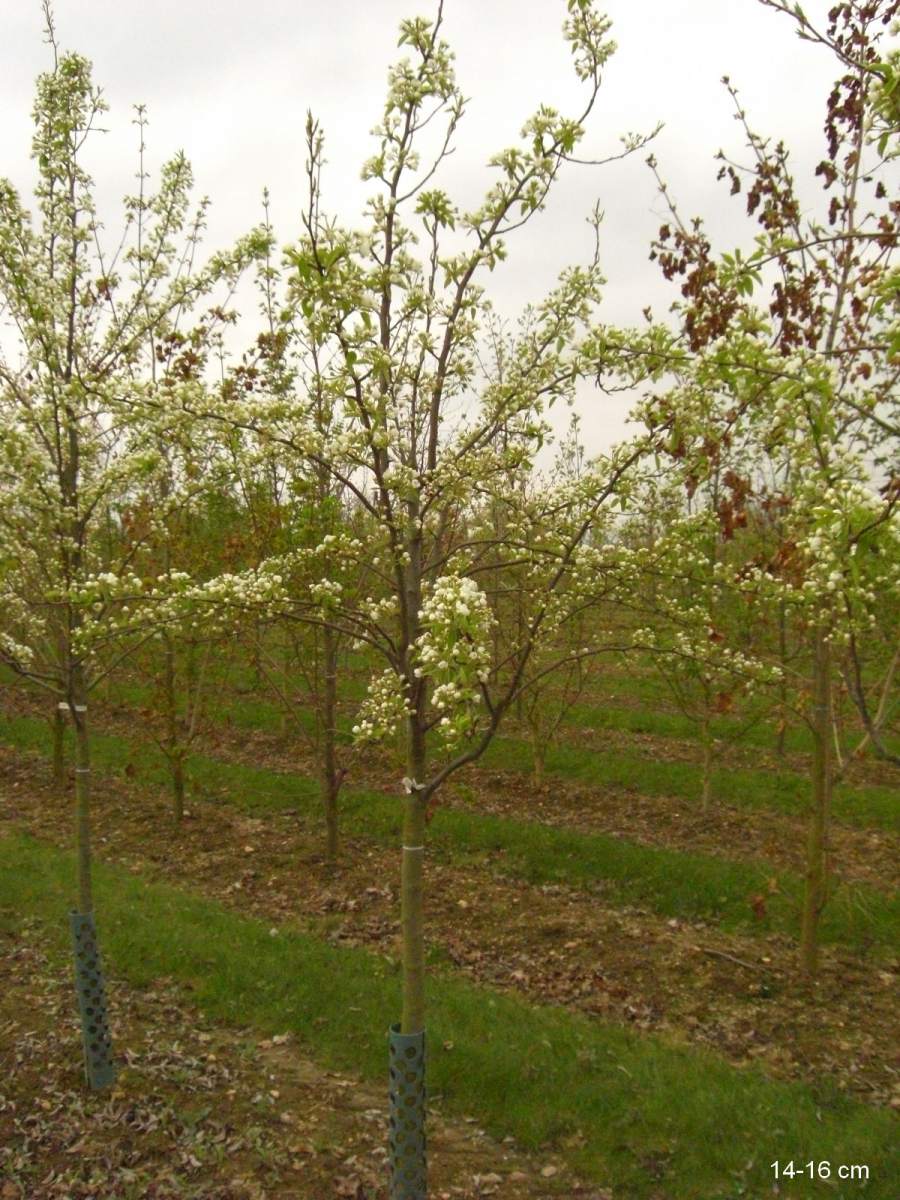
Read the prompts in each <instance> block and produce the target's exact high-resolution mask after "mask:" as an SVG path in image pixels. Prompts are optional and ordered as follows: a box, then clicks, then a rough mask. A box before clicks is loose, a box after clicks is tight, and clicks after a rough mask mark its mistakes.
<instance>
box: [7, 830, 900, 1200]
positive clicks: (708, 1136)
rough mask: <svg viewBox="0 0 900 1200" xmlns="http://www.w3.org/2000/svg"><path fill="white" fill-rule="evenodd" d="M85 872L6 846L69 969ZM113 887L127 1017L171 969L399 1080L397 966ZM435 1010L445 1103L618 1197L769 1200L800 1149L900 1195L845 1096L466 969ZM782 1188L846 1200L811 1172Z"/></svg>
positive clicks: (227, 1004) (438, 996) (437, 1067)
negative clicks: (128, 986) (77, 895)
mask: <svg viewBox="0 0 900 1200" xmlns="http://www.w3.org/2000/svg"><path fill="white" fill-rule="evenodd" d="M73 877H74V862H73V860H72V859H71V857H70V856H67V855H63V854H62V853H60V852H59V851H57V850H54V849H52V848H50V847H48V846H46V845H44V844H42V843H39V842H37V841H35V840H33V839H29V838H25V837H14V838H13V837H8V838H4V839H0V908H2V909H5V910H6V912H5V913H4V922H5V923H6V924H7V925H9V924H15V922H16V920H17V916H16V914H22V913H28V914H29V915H34V916H38V917H39V918H40V919H41V920H43V921H44V922H46V923H47V924H48V926H49V927H50V928H51V930H52V931H53V936H54V939H55V945H56V947H57V949H58V951H59V953H60V959H59V962H60V969H61V970H65V969H67V966H63V960H62V953H63V950H64V946H65V941H66V932H65V930H66V927H65V920H64V913H65V910H66V908H67V901H68V899H69V897H70V896H71V894H72V891H73ZM96 895H97V908H98V925H99V930H100V938H101V943H102V947H103V952H104V955H105V958H106V963H107V970H108V972H109V974H110V975H111V977H112V994H113V1015H114V1013H115V1004H114V996H115V982H114V981H115V977H116V976H119V977H122V978H124V979H127V980H128V981H130V982H131V983H133V984H136V985H138V986H141V985H147V984H150V983H151V982H152V981H153V979H154V978H156V977H158V976H167V977H170V978H173V979H175V980H176V981H178V982H179V983H181V984H184V985H187V986H189V987H190V1001H189V1002H190V1004H191V1005H194V1006H197V1007H199V1008H200V1009H201V1010H203V1011H204V1012H205V1013H206V1014H207V1015H209V1016H211V1017H214V1018H217V1019H220V1020H222V1021H225V1022H227V1023H230V1024H235V1025H241V1026H247V1025H250V1026H252V1027H253V1028H254V1029H255V1030H258V1031H259V1032H260V1033H264V1034H273V1033H276V1032H277V1033H282V1032H287V1031H292V1032H293V1033H295V1034H296V1035H297V1037H298V1038H299V1040H300V1041H301V1043H302V1044H303V1046H304V1049H305V1051H306V1052H307V1053H308V1054H309V1055H310V1056H311V1057H313V1058H315V1059H316V1060H318V1061H319V1062H320V1063H321V1064H322V1065H323V1066H324V1067H330V1068H332V1069H338V1070H342V1071H349V1072H353V1073H356V1074H357V1075H359V1076H361V1077H363V1078H366V1079H371V1080H381V1079H384V1078H385V1075H386V1069H387V1063H386V1057H387V1056H386V1037H385V1035H386V1030H387V1026H388V1025H389V1023H390V1022H391V1021H392V1020H394V1019H395V1018H396V1014H397V1011H398V1006H399V980H398V978H397V977H396V975H394V974H393V973H392V971H391V969H390V968H389V967H388V965H387V964H386V963H385V962H384V960H383V959H381V958H379V957H378V956H376V955H372V954H369V953H367V952H365V951H362V950H357V949H352V948H338V947H334V946H332V945H329V944H325V943H323V942H321V941H319V940H317V939H316V938H313V937H311V936H306V935H301V934H299V933H294V932H288V931H281V932H279V933H278V934H277V935H276V936H272V935H271V933H270V931H269V929H268V927H267V925H266V924H265V923H263V922H260V921H256V920H251V919H247V918H242V917H241V916H239V915H237V914H235V913H233V912H229V911H226V910H225V909H223V908H221V907H220V906H218V905H216V904H214V903H212V902H209V901H206V900H202V899H200V898H198V897H196V896H193V895H190V894H188V893H185V892H181V891H178V890H176V889H174V888H171V887H164V886H160V885H155V884H150V883H148V882H146V881H145V880H142V879H141V878H135V877H134V876H132V875H129V874H126V873H124V872H121V871H116V870H111V869H108V868H99V869H98V870H97V881H96ZM429 1005H430V1018H429V1033H430V1038H429V1047H430V1050H429V1058H430V1063H429V1082H430V1090H431V1094H432V1096H433V1097H435V1098H438V1097H439V1103H440V1106H441V1108H442V1109H444V1110H446V1111H448V1112H452V1113H459V1114H470V1115H472V1116H474V1117H475V1118H476V1119H477V1120H478V1121H479V1122H480V1123H482V1124H483V1125H484V1126H485V1127H486V1128H487V1129H488V1130H489V1131H490V1132H491V1133H493V1134H494V1135H495V1136H497V1137H502V1136H504V1135H507V1134H512V1135H513V1136H514V1137H516V1138H517V1139H518V1140H519V1141H520V1142H521V1144H522V1145H523V1146H524V1147H525V1148H526V1149H529V1150H532V1151H535V1152H539V1153H540V1155H541V1156H543V1155H550V1154H553V1155H554V1156H556V1155H560V1156H563V1157H564V1158H565V1159H567V1160H568V1162H569V1163H570V1164H571V1165H572V1166H573V1167H575V1168H576V1169H578V1170H581V1171H584V1172H586V1173H589V1174H590V1175H591V1176H592V1177H594V1178H595V1179H597V1180H598V1181H599V1182H601V1183H603V1184H606V1185H608V1186H610V1187H612V1188H613V1190H614V1192H615V1194H616V1196H622V1197H623V1198H624V1197H629V1198H630V1200H651V1198H653V1197H659V1196H662V1195H665V1196H666V1197H667V1198H669V1200H737V1198H738V1197H754V1198H756V1197H762V1196H763V1195H769V1194H771V1186H772V1173H771V1169H770V1166H769V1164H770V1163H771V1162H773V1161H774V1160H776V1159H780V1160H782V1161H783V1160H785V1159H788V1158H793V1159H794V1160H795V1161H802V1162H806V1161H809V1160H815V1161H819V1160H826V1159H827V1160H828V1161H830V1162H832V1163H841V1162H845V1163H865V1164H866V1165H867V1166H868V1167H869V1171H870V1180H869V1182H868V1183H867V1184H865V1185H854V1188H853V1193H852V1194H853V1195H857V1194H859V1195H864V1196H866V1197H868V1198H870V1200H890V1198H891V1197H893V1196H895V1195H896V1190H895V1184H896V1180H897V1178H898V1175H900V1162H898V1161H897V1146H898V1139H897V1123H896V1121H895V1119H894V1118H892V1117H891V1115H890V1114H888V1113H887V1112H884V1111H878V1110H874V1109H871V1108H867V1107H865V1106H863V1105H861V1104H859V1103H856V1102H853V1101H851V1100H848V1099H847V1098H845V1097H842V1096H841V1095H839V1094H838V1092H837V1090H836V1089H833V1088H831V1087H825V1086H823V1087H822V1088H821V1089H812V1088H808V1087H804V1086H801V1085H795V1084H784V1083H777V1082H774V1081H772V1080H769V1079H767V1078H766V1077H765V1076H764V1075H763V1074H762V1073H761V1072H759V1071H757V1070H756V1069H755V1068H747V1069H743V1070H738V1069H735V1068H733V1067H731V1066H730V1065H728V1064H727V1063H725V1062H724V1061H722V1060H721V1059H719V1058H718V1057H716V1056H715V1055H713V1054H711V1053H709V1052H706V1051H703V1050H701V1049H698V1048H693V1047H689V1046H686V1045H682V1044H678V1043H676V1042H675V1041H673V1040H671V1039H667V1038H664V1037H661V1036H656V1035H649V1034H635V1033H632V1032H631V1031H629V1030H627V1029H624V1028H622V1027H621V1026H617V1025H614V1024H607V1023H605V1022H603V1021H599V1020H591V1019H588V1018H586V1017H582V1016H579V1015H577V1014H572V1013H568V1012H563V1011H560V1010H556V1009H550V1008H543V1007H536V1006H532V1005H529V1004H527V1003H525V1002H524V1001H522V1000H520V999H518V998H516V997H513V996H509V995H500V994H495V993H492V992H491V991H489V990H487V989H483V988H479V987H476V986H474V985H472V984H469V983H467V982H465V981H463V980H460V979H459V978H457V977H455V976H453V975H452V974H450V973H447V974H436V975H434V976H433V978H432V981H431V986H430V1000H429ZM723 1134H724V1136H723ZM892 1181H893V1182H892ZM780 1194H781V1195H784V1196H787V1197H813V1196H817V1197H818V1196H822V1195H837V1196H840V1192H838V1191H836V1190H834V1189H828V1188H825V1187H823V1185H821V1184H818V1183H817V1184H810V1183H809V1182H808V1181H805V1180H795V1181H794V1182H793V1183H790V1182H788V1183H786V1184H785V1185H784V1190H783V1191H782V1192H781V1193H780ZM847 1194H848V1195H849V1194H850V1193H849V1192H848V1193H847Z"/></svg>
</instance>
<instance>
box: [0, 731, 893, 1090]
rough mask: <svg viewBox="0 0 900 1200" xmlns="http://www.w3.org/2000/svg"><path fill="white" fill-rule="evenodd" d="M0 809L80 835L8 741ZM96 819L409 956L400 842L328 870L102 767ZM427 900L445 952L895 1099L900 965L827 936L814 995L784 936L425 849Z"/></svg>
mask: <svg viewBox="0 0 900 1200" xmlns="http://www.w3.org/2000/svg"><path fill="white" fill-rule="evenodd" d="M0 820H2V821H3V822H6V823H8V824H10V825H13V826H15V827H17V828H23V829H28V830H29V831H30V832H32V833H33V834H35V835H36V836H39V837H43V838H48V839H50V840H52V841H55V842H57V843H59V844H62V845H68V844H69V837H70V824H71V800H70V799H68V798H66V799H64V800H60V799H59V798H57V797H55V796H54V795H53V793H52V790H51V789H50V787H49V779H48V776H47V771H46V767H45V765H44V764H43V762H41V761H39V760H38V759H36V758H31V757H27V758H26V757H24V756H20V755H16V754H14V753H13V752H11V751H9V750H3V751H0ZM96 828H97V832H98V838H97V851H98V854H99V855H100V856H101V857H102V858H104V859H105V860H106V861H110V862H117V863H121V864H124V865H126V866H127V867H129V868H131V869H133V870H135V871H146V872H148V873H149V874H150V875H152V876H154V877H157V878H162V879H167V880H171V881H177V882H178V883H179V884H182V885H187V886H189V887H192V888H194V889H196V890H197V891H200V892H202V893H203V894H205V895H208V896H211V897H214V898H216V899H218V900H221V901H222V902H224V903H226V904H229V905H233V906H235V907H236V908H240V910H241V911H242V912H245V913H246V912H251V913H253V914H256V915H259V916H261V917H264V918H265V919H266V920H269V921H272V922H273V923H285V924H294V925H297V926H301V927H303V928H306V929H310V930H312V931H314V932H316V933H318V934H320V935H321V936H325V937H328V938H331V939H333V940H334V941H337V942H344V943H353V944H360V945H365V946H367V947H369V948H370V949H372V950H375V951H378V952H380V953H382V954H385V955H386V956H388V958H390V959H391V960H392V961H396V959H397V932H398V927H397V913H398V902H397V879H398V875H399V871H398V863H397V855H396V853H394V852H393V851H389V850H385V849H382V848H379V847H374V846H372V845H371V844H369V843H364V842H362V841H358V842H354V843H352V844H350V845H348V846H347V847H346V848H345V855H344V863H345V865H344V866H342V868H341V870H340V871H339V872H338V874H336V875H331V874H330V873H329V872H328V871H327V869H326V868H325V866H324V864H323V863H322V862H321V860H320V858H319V857H318V840H319V839H318V837H316V838H315V839H314V840H312V839H311V837H310V835H309V834H308V833H304V832H303V831H302V830H298V828H297V823H296V820H295V819H294V818H293V817H291V816H290V815H289V814H283V813H281V814H275V815H272V816H271V817H268V818H266V819H265V820H261V819H252V818H249V817H246V816H244V815H242V814H241V813H240V812H238V811H236V810H234V809H233V808H230V807H228V806H227V805H215V804H208V803H202V802H198V801H194V802H193V803H192V805H191V810H190V817H189V819H188V820H186V821H185V823H184V825H183V827H182V828H181V829H180V830H178V831H177V832H176V831H175V830H174V829H173V827H172V823H171V818H170V816H169V812H168V804H167V798H166V797H165V796H164V795H163V794H161V793H160V792H158V791H157V790H151V789H143V790H141V789H140V788H138V787H137V786H136V784H135V783H133V782H129V781H126V780H123V779H111V778H108V777H107V778H103V777H100V778H98V780H97V802H96ZM428 913H429V917H428V922H429V938H430V943H431V945H432V947H433V948H434V954H435V957H436V960H437V964H436V965H440V963H441V962H443V963H445V964H447V965H453V966H454V967H455V968H456V969H458V970H459V971H461V972H462V973H464V974H466V975H468V976H470V977H472V978H474V979H476V980H478V981H480V982H483V983H486V984H488V985H490V986H492V987H498V988H508V989H511V990H516V991H520V992H524V993H525V994H527V995H528V996H529V997H530V998H531V999H533V1000H536V1001H542V1002H549V1003H555V1004H561V1005H566V1006H570V1007H572V1008H575V1009H579V1010H582V1011H585V1012H588V1013H593V1014H596V1015H597V1016H600V1017H603V1018H606V1019H612V1020H615V1021H621V1022H623V1023H627V1024H631V1025H633V1026H636V1027H637V1028H640V1029H644V1030H656V1031H664V1032H668V1033H670V1034H672V1035H674V1036H675V1037H677V1038H679V1039H683V1040H686V1041H690V1042H696V1043H702V1044H705V1045H709V1046H711V1047H713V1048H714V1049H716V1050H717V1051H718V1052H719V1053H721V1054H723V1055H724V1056H725V1057H727V1058H728V1059H730V1060H731V1061H732V1062H735V1063H747V1062H751V1061H757V1062H759V1063H761V1065H763V1067H764V1068H765V1069H766V1070H767V1071H769V1072H770V1073H771V1074H773V1075H775V1076H778V1077H783V1078H797V1079H805V1080H808V1081H812V1080H817V1079H821V1078H823V1077H825V1078H828V1079H830V1080H832V1081H833V1082H834V1083H835V1084H836V1085H837V1086H838V1087H841V1088H843V1089H845V1090H847V1091H849V1092H852V1093H854V1094H855V1095H857V1096H858V1097H859V1098H861V1099H864V1100H866V1101H867V1102H870V1103H873V1104H879V1105H881V1104H893V1105H894V1106H896V1107H900V1088H898V1080H900V1072H898V1066H900V1064H898V1060H897V1052H896V1045H895V1043H894V1040H893V1038H892V1034H891V1031H892V1030H893V1029H894V1028H895V1022H896V1001H895V989H896V983H897V973H898V969H900V963H894V964H893V965H892V967H891V968H890V969H888V968H887V967H885V966H884V965H883V964H882V965H880V966H878V967H877V968H876V967H873V966H872V965H869V964H866V963H865V962H863V961H861V960H859V959H857V958H854V957H853V956H851V955H850V954H849V953H847V952H845V951H842V950H836V949H834V948H828V949H827V950H826V951H825V953H824V964H823V970H822V977H821V981H820V982H819V984H818V986H817V988H816V990H815V993H814V995H813V997H812V998H811V997H810V996H809V995H808V994H807V993H806V992H805V991H804V990H803V989H802V988H801V987H800V985H799V984H798V983H797V982H796V980H795V977H794V970H793V963H794V955H795V950H794V946H793V944H792V943H791V942H790V941H789V940H788V939H786V938H783V937H777V936H770V937H760V938H750V937H741V936H738V935H727V934H723V933H721V932H719V931H717V930H715V929H712V928H710V927H707V926H704V925H702V924H699V923H694V924H690V923H686V922H681V921H677V920H674V919H673V920H668V921H667V920H666V919H664V918H661V917H658V916H656V915H654V914H651V913H648V912H646V911H642V910H639V909H634V908H613V907H609V906H607V905H606V904H604V902H603V900H602V898H600V897H599V896H594V895H591V894H590V893H588V892H585V891H583V890H576V889H571V888H567V887H563V886H560V885H547V886H543V887H537V886H532V885H529V884H526V883H523V882H519V881H515V880H509V879H506V878H504V877H503V876H502V875H500V874H499V873H496V872H491V871H490V869H489V868H488V869H485V868H484V867H473V868H469V867H461V866H455V865H454V866H451V865H446V864H443V863H431V864H430V865H429V872H428Z"/></svg>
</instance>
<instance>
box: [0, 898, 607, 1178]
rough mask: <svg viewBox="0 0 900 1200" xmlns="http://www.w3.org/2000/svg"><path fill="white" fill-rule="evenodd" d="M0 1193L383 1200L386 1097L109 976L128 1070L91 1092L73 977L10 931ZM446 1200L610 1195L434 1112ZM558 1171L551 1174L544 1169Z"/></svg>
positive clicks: (173, 998) (5, 944) (0, 1029)
mask: <svg viewBox="0 0 900 1200" xmlns="http://www.w3.org/2000/svg"><path fill="white" fill-rule="evenodd" d="M0 977H2V978H3V980H4V986H3V988H2V989H0V1069H2V1075H0V1197H2V1200H76V1198H78V1200H81V1198H83V1200H113V1198H115V1200H176V1197H177V1198H178V1200H184V1198H185V1197H192V1198H194V1200H276V1198H277V1200H331V1198H334V1200H340V1198H344V1200H384V1198H385V1197H386V1195H387V1192H386V1189H385V1187H384V1180H385V1176H386V1154H385V1149H384V1139H385V1119H386V1118H385V1107H386V1104H385V1097H384V1095H383V1093H382V1092H381V1091H380V1090H378V1089H376V1088H373V1087H372V1086H371V1085H368V1084H363V1083H360V1081H359V1080H357V1079H353V1078H350V1077H348V1076H344V1075H338V1074H335V1073H333V1072H330V1071H323V1070H322V1068H321V1067H318V1066H317V1065H316V1064H314V1063H312V1062H310V1061H309V1060H308V1059H306V1058H304V1057H303V1056H302V1055H301V1053H300V1052H299V1050H298V1048H297V1046H296V1045H295V1044H294V1042H293V1039H292V1038H291V1037H290V1036H289V1035H284V1036H283V1037H282V1036H276V1037H275V1038H272V1039H261V1040H260V1039H259V1038H257V1037H255V1036H254V1035H253V1034H252V1032H249V1031H247V1030H245V1029H242V1030H236V1029H231V1028H228V1027H225V1026H222V1025H215V1024H210V1023H208V1022H206V1021H205V1019H204V1018H203V1016H202V1015H201V1014H199V1013H197V1012H196V1011H193V1010H192V1009H191V1008H190V1007H189V1006H187V1005H186V1004H185V1001H184V999H183V996H182V995H181V994H180V993H179V992H178V990H177V989H176V988H175V987H174V986H173V985H171V984H169V983H168V982H166V981H164V980H163V981H159V982H157V983H156V984H155V985H154V986H153V987H152V988H147V989H136V988H133V987H130V986H128V985H127V984H125V983H124V982H123V981H122V980H120V979H115V980H111V983H112V984H113V986H112V987H111V988H110V1017H111V1026H112V1029H113V1033H114V1038H115V1053H116V1055H117V1058H118V1059H119V1060H120V1062H122V1063H123V1067H122V1069H121V1071H120V1074H119V1078H118V1080H117V1083H116V1086H115V1087H114V1089H113V1090H112V1091H110V1092H107V1093H101V1094H91V1093H89V1092H87V1091H86V1090H85V1088H84V1086H83V1083H82V1078H81V1070H80V1053H81V1050H80V1040H79V1031H78V1026H77V1021H76V1018H75V1015H74V996H73V992H72V989H71V985H70V981H69V975H68V971H66V970H64V969H61V968H60V965H59V963H58V962H54V961H52V960H51V958H50V957H49V956H48V952H47V947H46V942H45V936H44V934H43V933H42V931H41V930H40V929H39V928H38V927H36V926H35V925H33V924H30V923H27V922H26V923H24V924H21V925H19V927H18V928H17V929H15V931H14V932H13V933H5V934H4V933H2V932H0ZM429 1144H430V1147H431V1154H430V1160H431V1164H432V1169H431V1180H432V1188H433V1195H434V1196H435V1197H436V1200H438V1198H439V1200H476V1198H480V1197H488V1196H493V1197H496V1198H497V1200H504V1198H508V1200H551V1198H553V1197H556V1198H557V1200H559V1198H561V1197H566V1198H568V1197H584V1200H612V1193H611V1192H609V1191H606V1190H603V1189H597V1188H596V1187H593V1186H591V1187H589V1186H588V1185H586V1184H582V1183H581V1182H580V1181H578V1180H577V1179H574V1178H573V1177H572V1176H571V1175H570V1174H568V1173H567V1171H566V1170H565V1167H564V1165H563V1164H560V1163H559V1161H558V1160H556V1159H554V1158H552V1157H549V1158H547V1159H545V1160H543V1161H541V1162H538V1161H536V1160H534V1159H531V1158H529V1157H527V1156H526V1155H524V1154H522V1153H520V1152H518V1151H516V1150H515V1148H514V1147H513V1146H512V1145H510V1144H509V1143H508V1142H507V1143H504V1144H498V1143H497V1142H495V1141H494V1140H492V1139H491V1138H490V1137H489V1136H488V1135H487V1134H485V1133H484V1132H483V1131H481V1130H479V1129H478V1128H477V1127H476V1126H474V1125H471V1124H466V1123H465V1122H462V1121H447V1120H445V1119H443V1118H441V1117H440V1115H439V1114H437V1113H432V1114H431V1116H430V1119H429ZM548 1167H552V1175H551V1177H550V1178H545V1177H544V1175H543V1173H542V1172H543V1171H545V1170H547V1169H548Z"/></svg>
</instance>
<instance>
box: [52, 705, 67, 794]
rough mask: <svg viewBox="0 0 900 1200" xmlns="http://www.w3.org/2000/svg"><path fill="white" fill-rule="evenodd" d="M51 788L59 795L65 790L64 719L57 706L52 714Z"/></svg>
mask: <svg viewBox="0 0 900 1200" xmlns="http://www.w3.org/2000/svg"><path fill="white" fill-rule="evenodd" d="M53 787H54V789H55V790H56V791H57V792H58V793H60V794H61V793H63V792H64V791H65V790H66V717H65V709H62V708H60V707H59V705H58V704H57V706H56V711H55V712H54V714H53Z"/></svg>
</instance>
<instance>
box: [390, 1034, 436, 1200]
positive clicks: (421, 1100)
mask: <svg viewBox="0 0 900 1200" xmlns="http://www.w3.org/2000/svg"><path fill="white" fill-rule="evenodd" d="M389 1047H390V1064H391V1079H390V1137H389V1141H388V1147H389V1152H390V1164H391V1200H426V1192H427V1167H426V1155H425V1031H424V1030H423V1031H422V1032H421V1033H408V1034H407V1033H400V1026H399V1025H392V1026H391V1030H390V1035H389Z"/></svg>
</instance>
